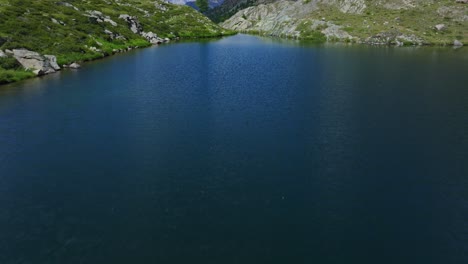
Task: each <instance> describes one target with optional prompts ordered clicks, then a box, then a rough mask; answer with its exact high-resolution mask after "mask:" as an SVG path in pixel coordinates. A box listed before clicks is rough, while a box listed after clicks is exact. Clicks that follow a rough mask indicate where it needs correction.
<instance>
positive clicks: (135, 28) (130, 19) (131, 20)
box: [119, 14, 143, 34]
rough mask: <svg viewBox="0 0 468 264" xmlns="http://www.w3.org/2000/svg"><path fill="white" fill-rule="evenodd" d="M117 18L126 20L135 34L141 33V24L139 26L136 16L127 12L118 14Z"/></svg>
mask: <svg viewBox="0 0 468 264" xmlns="http://www.w3.org/2000/svg"><path fill="white" fill-rule="evenodd" d="M119 19H123V20H125V21H126V22H127V24H128V27H129V28H130V30H131V31H132V32H133V33H135V34H141V33H142V32H143V26H141V24H140V22H139V21H138V18H137V17H135V16H129V15H127V14H122V15H120V16H119Z"/></svg>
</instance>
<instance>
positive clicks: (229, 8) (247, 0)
mask: <svg viewBox="0 0 468 264" xmlns="http://www.w3.org/2000/svg"><path fill="white" fill-rule="evenodd" d="M276 1H277V0H224V2H223V3H222V4H221V5H219V6H217V7H215V8H213V9H211V10H208V12H207V13H206V15H207V16H208V17H209V18H210V19H211V20H213V21H214V22H216V23H219V22H223V21H225V20H226V19H228V18H230V17H231V16H233V15H234V14H236V13H237V12H238V11H239V10H242V9H244V8H247V7H249V6H256V5H260V4H268V3H274V2H276Z"/></svg>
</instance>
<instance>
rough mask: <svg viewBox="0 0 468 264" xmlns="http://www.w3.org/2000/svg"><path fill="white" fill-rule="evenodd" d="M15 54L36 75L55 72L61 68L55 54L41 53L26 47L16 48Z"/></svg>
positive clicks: (22, 64) (24, 66)
mask: <svg viewBox="0 0 468 264" xmlns="http://www.w3.org/2000/svg"><path fill="white" fill-rule="evenodd" d="M13 56H14V57H15V59H16V60H17V61H18V62H19V63H20V64H21V66H23V68H25V69H27V70H32V71H33V72H34V73H35V74H36V75H44V74H49V73H54V72H56V71H59V70H60V66H58V64H57V58H56V57H55V56H53V55H41V54H39V53H37V52H34V51H30V50H26V49H14V50H13Z"/></svg>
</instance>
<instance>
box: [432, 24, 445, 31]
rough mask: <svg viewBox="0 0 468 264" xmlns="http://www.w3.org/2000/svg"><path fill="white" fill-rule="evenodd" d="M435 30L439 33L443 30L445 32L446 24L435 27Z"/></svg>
mask: <svg viewBox="0 0 468 264" xmlns="http://www.w3.org/2000/svg"><path fill="white" fill-rule="evenodd" d="M435 28H436V29H437V30H438V31H441V30H445V28H446V27H445V25H444V24H438V25H436V26H435Z"/></svg>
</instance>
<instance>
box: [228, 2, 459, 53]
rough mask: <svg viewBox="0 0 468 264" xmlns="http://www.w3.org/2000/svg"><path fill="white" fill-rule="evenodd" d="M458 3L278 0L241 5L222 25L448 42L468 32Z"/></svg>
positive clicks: (287, 33)
mask: <svg viewBox="0 0 468 264" xmlns="http://www.w3.org/2000/svg"><path fill="white" fill-rule="evenodd" d="M258 2H259V0H257V1H254V3H258ZM457 2H458V3H457ZM226 3H228V1H226V2H225V4H226ZM460 3H462V2H459V1H456V0H453V1H450V2H447V1H443V2H442V1H436V0H301V1H288V0H278V1H276V2H274V3H268V4H258V5H256V6H251V7H248V8H245V9H242V10H240V11H239V12H237V13H236V14H235V15H233V16H232V17H231V18H229V19H227V20H226V21H224V22H223V23H222V24H221V25H222V26H223V27H225V28H228V29H233V30H237V31H240V32H247V33H256V34H262V35H269V36H278V37H288V38H299V39H311V38H312V39H313V38H315V39H326V40H333V41H346V42H348V41H352V42H358V43H368V44H375V45H381V44H390V45H398V46H403V45H425V44H440V45H451V44H452V42H453V39H454V38H457V37H459V36H468V23H467V21H468V15H467V14H468V6H467V5H464V4H460ZM415 17H417V21H416V20H415ZM431 25H432V26H431Z"/></svg>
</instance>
